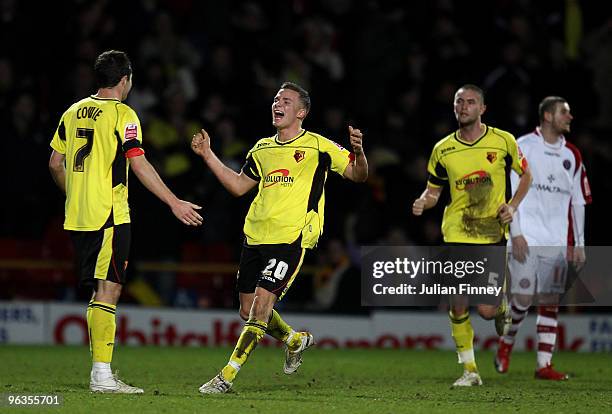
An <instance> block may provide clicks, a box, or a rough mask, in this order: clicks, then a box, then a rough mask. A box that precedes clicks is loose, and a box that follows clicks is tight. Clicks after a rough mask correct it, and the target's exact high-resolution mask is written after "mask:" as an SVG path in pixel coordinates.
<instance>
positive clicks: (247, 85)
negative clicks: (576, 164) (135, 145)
mask: <svg viewBox="0 0 612 414" xmlns="http://www.w3.org/2000/svg"><path fill="white" fill-rule="evenodd" d="M604 8H605V7H604V5H603V3H600V2H590V1H586V0H585V1H578V0H565V1H563V0H555V1H552V0H545V1H525V0H523V1H520V0H516V1H512V0H490V1H470V2H460V1H452V0H432V1H421V2H405V1H399V0H396V1H382V0H380V1H376V0H365V1H357V0H286V1H284V0H275V1H263V0H261V1H255V0H246V1H244V0H228V1H194V0H166V1H163V0H157V1H156V0H138V1H136V0H134V1H119V0H116V1H111V0H91V1H80V0H73V1H59V2H42V3H40V2H32V1H17V0H0V36H1V38H2V42H1V44H0V117H2V126H3V127H2V134H3V141H4V142H5V144H4V145H5V146H4V148H5V149H6V151H5V155H4V161H3V162H2V168H3V171H4V173H3V176H4V177H5V184H4V186H3V203H2V215H1V216H0V252H1V253H0V258H4V259H5V266H4V268H0V281H2V284H3V285H4V286H3V288H2V289H0V299H11V298H30V297H31V298H45V299H58V300H74V299H78V298H79V297H80V296H79V295H81V294H80V293H79V292H77V291H76V290H75V284H76V283H75V280H76V279H75V278H74V275H73V274H72V272H71V269H70V267H61V266H55V267H54V266H47V267H44V266H43V267H42V268H41V269H38V268H31V267H28V268H25V269H16V268H14V267H13V268H11V267H10V266H8V267H7V266H6V260H8V259H28V260H30V259H31V261H32V263H37V262H38V261H40V260H42V261H46V263H55V261H58V262H61V263H64V262H62V261H68V262H69V261H70V260H72V248H71V246H70V243H69V240H68V237H67V235H66V234H65V233H64V232H63V231H62V221H63V207H64V204H63V203H64V200H63V196H62V194H61V193H60V192H59V190H58V189H57V188H56V187H55V186H54V184H53V181H52V179H51V177H50V175H49V173H48V169H47V162H48V157H49V154H50V148H49V142H50V140H51V138H52V136H53V133H54V131H55V129H56V127H57V122H58V120H59V117H60V116H61V114H62V113H63V111H64V110H65V109H66V108H67V107H68V106H69V105H70V104H72V103H73V102H74V101H77V100H79V99H81V98H83V97H85V96H87V95H89V94H93V93H95V91H96V88H95V85H94V78H93V71H92V66H93V62H94V60H95V58H96V56H97V55H98V54H99V53H101V52H102V51H104V50H107V49H119V50H123V51H126V52H127V53H128V55H129V56H130V58H131V60H132V65H133V85H134V86H133V89H132V92H131V94H130V96H129V98H128V100H127V103H128V104H129V105H130V106H131V107H132V108H134V110H136V112H137V113H138V115H139V117H140V120H141V123H142V127H143V132H144V133H143V137H144V141H143V146H144V148H145V151H146V156H147V158H148V159H149V160H150V161H151V162H152V163H153V164H154V166H155V167H156V168H157V170H158V172H159V173H160V175H161V176H162V177H163V179H164V180H165V181H166V183H167V184H168V185H169V187H170V188H171V189H172V190H173V191H174V192H175V193H176V194H177V195H179V196H180V197H181V198H184V199H188V200H190V201H193V202H195V203H198V204H201V205H203V206H204V217H205V223H204V226H202V227H201V228H197V229H192V228H186V227H185V226H183V225H181V224H180V223H179V222H178V221H176V219H175V218H174V217H173V216H172V214H171V213H170V211H169V210H168V208H167V207H166V206H165V205H164V204H163V203H161V202H160V201H158V200H157V199H155V197H154V196H152V195H151V194H150V193H148V192H147V191H146V190H145V189H144V188H143V187H142V186H141V185H140V183H139V182H138V180H136V179H134V178H133V177H132V178H131V180H130V204H131V209H132V222H133V228H132V234H133V243H132V253H131V265H130V269H131V270H130V273H131V277H132V280H133V281H134V285H133V287H132V289H131V290H130V289H128V293H129V292H131V295H130V294H128V295H127V300H128V301H133V302H140V303H144V304H166V305H172V306H186V307H231V306H233V305H234V300H235V295H234V292H233V288H234V277H235V274H232V273H231V272H228V271H227V270H226V269H227V267H228V266H229V267H230V268H231V265H235V264H236V263H237V261H238V259H239V252H240V245H241V242H242V224H243V219H244V215H245V214H246V211H247V209H248V206H249V204H250V201H251V200H252V198H253V196H254V193H250V194H248V195H246V196H245V197H243V198H241V199H234V198H233V197H232V196H230V195H229V194H228V193H227V191H225V190H224V189H223V188H222V186H221V185H220V184H219V183H218V182H217V181H216V179H215V178H214V176H213V175H212V174H211V173H210V171H209V170H208V169H207V168H206V167H205V165H204V164H203V162H202V161H201V160H200V159H198V158H197V157H195V156H194V155H193V154H192V153H191V150H190V148H189V142H190V139H191V136H192V135H193V133H194V132H195V131H197V130H199V129H200V128H205V129H206V130H207V131H208V132H209V133H210V135H211V138H212V146H213V149H214V150H215V152H216V153H217V154H218V155H219V157H220V158H221V159H222V160H223V161H224V162H225V163H226V164H228V165H229V166H231V167H232V168H234V169H236V170H239V169H240V168H241V166H242V164H243V162H244V156H245V154H246V152H247V151H248V150H249V149H250V148H251V146H252V145H253V144H254V143H255V142H256V141H257V140H258V139H259V138H262V137H265V136H271V135H273V134H274V133H275V131H274V130H273V128H272V126H271V113H270V107H271V103H272V98H273V97H274V95H275V93H276V91H277V90H278V88H279V86H280V84H281V83H282V82H284V81H293V82H296V83H298V84H300V85H302V86H303V87H305V88H306V89H308V90H309V91H310V94H311V98H312V110H311V112H310V114H309V115H308V118H307V119H306V121H305V123H304V127H305V128H306V129H308V130H312V131H314V132H317V133H320V134H322V135H325V136H327V137H329V138H331V139H333V140H335V141H336V142H338V143H340V144H343V145H345V146H348V131H347V128H348V125H353V126H355V127H358V128H361V129H362V131H364V147H365V151H366V154H367V156H368V160H369V163H370V168H371V170H370V178H369V180H368V182H367V183H366V184H362V185H357V184H352V183H350V182H348V181H347V180H343V179H342V178H341V177H339V176H336V175H335V174H332V175H330V177H329V179H328V184H327V192H326V194H327V199H326V212H325V214H326V221H325V226H326V227H325V231H324V236H323V237H322V239H321V242H320V245H319V248H318V249H317V250H316V251H315V253H314V254H311V255H310V259H309V262H308V263H307V264H306V269H305V270H306V271H305V272H304V273H305V275H304V276H303V277H301V278H299V279H298V282H296V283H298V285H299V287H298V288H294V289H292V292H291V294H290V295H288V296H287V299H286V302H285V301H284V303H285V305H284V306H286V307H288V308H293V309H301V310H304V309H307V310H329V309H331V310H336V311H338V312H345V311H346V312H350V311H355V310H358V309H359V289H360V286H359V248H360V246H362V245H373V244H437V243H439V242H440V240H441V235H440V231H439V224H440V220H441V208H437V209H436V210H435V211H432V212H428V213H427V214H425V216H424V217H421V218H418V219H417V218H415V217H413V216H411V214H410V206H411V203H412V201H413V200H414V198H415V197H417V196H418V195H419V194H420V193H421V192H422V190H423V189H424V186H425V182H426V177H427V173H426V164H427V159H428V157H429V154H430V151H431V148H432V147H433V145H434V144H435V143H436V142H437V141H438V140H439V139H441V138H443V137H444V136H446V135H447V134H448V133H449V132H451V131H452V130H454V129H455V128H456V122H455V119H454V116H453V107H452V101H453V94H454V92H455V90H456V89H457V88H458V87H459V86H461V85H462V84H464V83H475V84H478V85H480V86H482V87H483V88H484V89H485V91H486V94H487V95H486V103H487V106H488V108H487V112H486V113H485V114H484V116H483V120H484V122H485V123H486V124H490V125H494V126H496V127H498V128H501V129H505V130H507V131H510V132H511V133H513V134H514V135H515V136H517V137H518V136H520V135H523V134H525V133H528V132H530V131H531V130H533V129H534V127H535V126H536V125H537V122H538V119H537V105H538V103H539V102H540V101H541V99H542V98H543V97H545V96H547V95H560V96H563V97H565V98H566V99H567V100H568V101H569V103H570V106H571V109H572V113H573V114H574V117H575V119H574V121H573V123H572V132H571V134H570V135H569V136H568V139H569V140H570V141H572V142H574V143H575V144H576V145H577V146H578V147H579V148H580V149H581V151H582V153H583V157H584V162H585V164H586V166H587V171H588V174H589V178H590V181H591V186H592V189H593V194H594V200H595V201H594V204H593V205H592V206H589V207H588V208H587V237H586V239H587V244H592V245H605V244H608V242H609V241H608V240H607V236H608V231H609V226H607V225H602V224H601V223H607V220H605V218H604V212H605V209H606V208H605V207H604V202H603V199H604V198H605V197H606V196H607V194H609V193H610V190H612V188H611V187H612V181H611V180H609V179H608V177H607V173H608V171H609V168H610V167H611V166H612V145H611V143H610V134H611V132H612V17H610V15H609V14H606V13H603V12H602V9H604ZM439 204H444V203H439ZM604 220H605V221H604ZM50 261H51V262H50ZM145 262H156V263H162V264H163V263H166V264H169V265H168V266H166V267H159V266H158V268H153V269H152V268H151V267H146V266H141V267H138V266H137V264H138V263H145ZM177 263H178V264H181V263H182V264H185V263H203V264H206V263H208V264H215V265H219V266H217V267H218V268H219V270H215V269H214V266H213V268H212V270H211V269H207V270H203V271H202V272H199V273H198V272H194V271H192V270H189V269H187V270H185V269H181V268H176V267H173V266H172V264H177ZM223 264H226V265H228V266H225V267H224V266H223ZM159 269H166V270H163V271H160V270H159ZM224 269H225V270H224ZM28 281H31V282H32V283H29V282H28ZM338 292H342V293H341V295H339V294H338Z"/></svg>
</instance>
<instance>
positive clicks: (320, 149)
mask: <svg viewBox="0 0 612 414" xmlns="http://www.w3.org/2000/svg"><path fill="white" fill-rule="evenodd" d="M309 110H310V96H309V94H308V92H307V91H306V90H304V89H303V88H302V87H300V86H299V85H297V84H294V83H291V82H285V83H284V84H283V85H281V88H280V90H279V91H278V93H277V94H276V96H275V97H274V102H273V103H272V125H273V126H274V127H275V128H276V132H277V133H276V135H274V136H271V137H268V138H263V139H260V140H259V141H258V142H257V143H256V144H255V145H254V146H253V148H252V149H251V150H250V151H249V153H248V154H247V157H246V162H245V164H244V166H243V167H242V171H240V173H237V172H235V171H233V170H231V169H230V168H228V167H226V166H225V165H224V164H223V163H222V162H221V161H220V160H219V159H218V158H217V156H216V155H215V154H214V152H213V151H212V149H211V147H210V137H209V135H208V133H207V132H206V131H204V130H202V131H201V132H199V133H197V134H196V135H195V136H194V137H193V140H192V144H191V147H192V149H193V151H194V152H195V153H196V154H197V155H199V156H201V157H202V159H203V160H204V162H205V163H206V165H208V167H209V168H210V169H211V170H212V172H213V173H214V174H215V176H216V177H217V178H218V179H219V181H220V182H221V184H223V186H224V187H225V188H226V189H227V190H228V191H229V192H230V193H232V194H233V195H235V196H241V195H243V194H245V193H246V192H247V191H249V190H250V189H252V188H253V187H255V186H257V187H258V192H257V195H256V196H255V199H254V200H253V202H252V203H251V207H250V209H249V212H248V213H247V216H246V219H245V223H244V234H245V241H244V245H243V248H242V254H241V258H240V268H239V272H238V283H237V285H238V291H239V293H240V316H241V318H242V319H244V320H245V321H246V323H245V326H244V329H243V331H242V334H241V335H240V338H239V339H238V342H237V344H236V347H235V349H234V352H233V353H232V355H231V357H230V359H229V361H228V363H227V365H226V366H225V367H224V368H223V369H222V370H221V372H220V373H219V374H218V375H216V376H215V377H214V378H213V379H211V380H210V381H208V382H207V383H206V384H204V385H202V386H201V387H200V392H201V393H203V394H214V393H224V392H227V391H228V390H229V389H230V388H231V386H232V383H233V381H234V378H235V377H236V375H237V374H238V371H239V370H240V368H241V367H242V366H243V365H244V364H245V363H246V361H247V359H248V357H249V354H250V353H251V352H252V351H253V349H254V348H255V347H256V346H257V343H258V342H259V341H260V340H261V338H262V337H263V336H264V334H266V333H268V334H270V335H271V336H273V337H274V338H276V339H278V340H280V341H282V342H284V343H285V345H286V350H285V365H284V372H285V373H286V374H292V373H294V372H295V371H296V370H297V369H298V367H299V366H300V364H301V363H302V353H303V352H304V351H305V350H306V349H307V348H309V347H310V346H312V345H313V344H314V339H313V336H312V334H310V333H309V332H295V331H294V330H293V329H292V328H291V327H290V326H289V325H288V324H287V323H286V322H285V321H283V319H282V318H281V317H280V315H279V314H278V312H277V311H276V310H274V305H275V304H276V302H277V301H278V300H280V299H281V298H282V297H283V296H284V294H285V293H286V292H287V290H288V289H289V287H290V286H291V284H292V282H293V280H294V279H295V277H296V276H297V274H298V272H299V270H300V267H301V265H302V261H303V259H304V254H305V251H306V249H311V248H313V247H315V246H316V244H317V241H318V239H319V236H320V235H321V233H322V232H323V217H324V214H323V213H324V207H325V193H324V185H325V181H326V179H327V174H328V172H329V171H330V170H331V171H334V172H335V173H337V174H339V175H342V176H343V177H345V178H348V179H350V180H352V181H355V182H363V181H365V180H366V179H367V177H368V162H367V159H366V156H365V154H364V152H363V146H362V138H363V134H362V133H361V131H360V130H359V129H356V128H353V127H351V126H349V127H348V132H349V139H350V143H351V147H352V149H353V152H352V153H350V152H349V151H347V150H346V149H344V148H342V146H340V145H338V144H336V143H335V142H333V141H331V140H329V139H327V138H325V137H323V136H321V135H318V134H315V133H313V132H310V131H306V130H305V129H303V128H302V122H303V121H304V119H305V118H306V116H307V115H308V111H309Z"/></svg>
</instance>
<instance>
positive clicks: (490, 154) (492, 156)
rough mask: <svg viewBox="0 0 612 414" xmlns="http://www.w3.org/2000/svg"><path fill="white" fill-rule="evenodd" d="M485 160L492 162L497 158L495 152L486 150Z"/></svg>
mask: <svg viewBox="0 0 612 414" xmlns="http://www.w3.org/2000/svg"><path fill="white" fill-rule="evenodd" d="M487 160H489V162H490V163H491V164H493V163H494V162H495V160H497V152H487Z"/></svg>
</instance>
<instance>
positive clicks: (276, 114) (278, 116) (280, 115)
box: [274, 111, 285, 121]
mask: <svg viewBox="0 0 612 414" xmlns="http://www.w3.org/2000/svg"><path fill="white" fill-rule="evenodd" d="M284 116H285V113H284V112H282V111H274V120H275V121H280V120H281V119H282V118H283V117H284Z"/></svg>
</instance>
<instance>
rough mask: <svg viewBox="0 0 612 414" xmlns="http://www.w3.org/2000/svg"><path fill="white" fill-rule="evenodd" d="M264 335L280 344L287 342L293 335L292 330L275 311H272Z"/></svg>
mask: <svg viewBox="0 0 612 414" xmlns="http://www.w3.org/2000/svg"><path fill="white" fill-rule="evenodd" d="M266 333H267V334H268V335H270V336H271V337H273V338H276V339H278V340H279V341H281V342H287V339H289V336H290V335H291V334H292V333H293V329H291V327H290V326H289V325H288V324H287V322H285V321H284V320H283V319H282V318H281V316H280V315H279V314H278V312H277V311H276V310H274V309H272V315H271V316H270V320H269V321H268V330H267V332H266Z"/></svg>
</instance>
